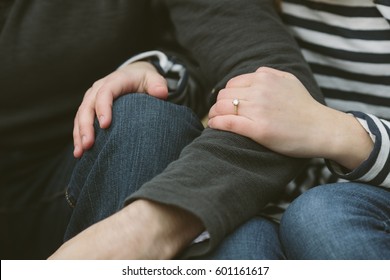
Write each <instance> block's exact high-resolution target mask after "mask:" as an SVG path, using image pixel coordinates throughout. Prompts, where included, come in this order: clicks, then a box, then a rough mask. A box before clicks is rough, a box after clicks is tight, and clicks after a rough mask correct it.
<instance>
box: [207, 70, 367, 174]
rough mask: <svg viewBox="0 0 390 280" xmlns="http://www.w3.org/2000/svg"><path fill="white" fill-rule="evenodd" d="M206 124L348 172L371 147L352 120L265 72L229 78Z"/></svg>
mask: <svg viewBox="0 0 390 280" xmlns="http://www.w3.org/2000/svg"><path fill="white" fill-rule="evenodd" d="M234 99H238V100H239V105H237V108H236V109H237V110H236V111H235V106H234V105H233V104H232V101H233V100H234ZM208 125H209V127H211V128H214V129H221V130H227V131H231V132H234V133H238V134H241V135H244V136H247V137H249V138H251V139H252V140H254V141H256V142H258V143H260V144H262V145H264V146H265V147H267V148H269V149H271V150H273V151H275V152H278V153H281V154H284V155H287V156H293V157H323V158H327V159H331V160H335V161H336V162H338V163H339V164H341V165H343V166H345V167H347V168H350V169H353V168H355V167H357V166H358V165H359V164H360V163H361V162H362V161H363V160H365V159H366V158H367V157H368V155H369V154H370V152H371V150H372V146H373V143H372V141H371V139H370V137H369V136H368V135H367V133H366V131H365V130H364V128H363V127H362V126H361V125H360V124H359V123H358V121H357V120H356V119H355V118H354V117H353V116H351V115H348V114H345V113H342V112H339V111H337V110H333V109H331V108H329V107H326V106H325V105H322V104H320V103H319V102H317V101H316V100H315V99H314V98H312V97H311V95H310V94H309V92H308V91H307V90H306V88H305V87H304V86H303V85H302V83H301V82H300V81H299V80H298V79H297V78H296V77H295V76H294V75H292V74H289V73H286V72H283V71H279V70H275V69H271V68H267V67H261V68H259V69H258V70H257V71H256V72H255V73H251V74H245V75H241V76H238V77H235V78H233V79H231V80H230V81H229V82H228V84H227V86H226V88H225V89H223V90H221V91H220V93H219V95H218V99H217V102H216V104H215V105H214V106H213V107H212V108H211V110H210V113H209V123H208Z"/></svg>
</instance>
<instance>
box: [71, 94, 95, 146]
mask: <svg viewBox="0 0 390 280" xmlns="http://www.w3.org/2000/svg"><path fill="white" fill-rule="evenodd" d="M77 116H78V117H77V126H78V134H79V137H80V139H81V148H82V149H83V150H88V149H89V148H91V147H92V145H93V143H94V141H95V131H94V127H93V123H94V120H95V105H94V99H93V92H92V93H91V94H86V97H85V98H84V100H83V102H82V103H81V105H80V107H79V110H78V112H77ZM75 126H76V125H75Z"/></svg>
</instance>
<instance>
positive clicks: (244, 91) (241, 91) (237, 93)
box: [217, 87, 255, 102]
mask: <svg viewBox="0 0 390 280" xmlns="http://www.w3.org/2000/svg"><path fill="white" fill-rule="evenodd" d="M254 90H255V89H254V88H251V87H246V88H224V89H221V90H220V91H219V92H218V96H217V102H218V101H220V100H224V99H228V100H231V101H232V100H233V99H236V98H238V99H240V100H248V99H250V97H251V96H253V91H254Z"/></svg>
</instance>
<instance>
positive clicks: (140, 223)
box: [49, 200, 204, 260]
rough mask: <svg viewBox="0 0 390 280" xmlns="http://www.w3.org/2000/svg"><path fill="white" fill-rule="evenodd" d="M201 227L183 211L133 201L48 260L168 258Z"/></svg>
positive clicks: (75, 238)
mask: <svg viewBox="0 0 390 280" xmlns="http://www.w3.org/2000/svg"><path fill="white" fill-rule="evenodd" d="M203 228H204V227H203V225H202V222H201V221H200V220H199V219H198V218H197V217H196V216H194V215H192V214H190V213H189V212H187V211H185V210H182V209H179V208H176V207H173V206H168V205H164V204H160V203H156V202H152V201H147V200H137V201H135V202H133V203H131V204H129V205H128V206H126V207H125V208H123V209H122V210H121V211H119V212H117V213H116V214H114V215H112V216H111V217H109V218H107V219H105V220H102V221H100V222H98V223H96V224H94V225H92V226H91V227H89V228H87V229H86V230H84V231H83V232H81V233H79V234H78V235H77V236H75V237H74V238H72V239H70V240H68V241H67V242H66V243H64V244H63V245H62V246H61V247H60V248H59V249H58V250H57V251H56V252H55V253H54V254H53V255H52V256H50V258H49V259H133V260H136V259H171V258H173V257H175V256H176V255H177V254H178V253H179V252H180V251H182V250H183V249H184V248H185V247H186V246H188V245H189V244H190V243H191V242H192V241H193V240H194V239H195V238H196V237H197V236H198V235H199V234H200V233H201V232H202V231H203Z"/></svg>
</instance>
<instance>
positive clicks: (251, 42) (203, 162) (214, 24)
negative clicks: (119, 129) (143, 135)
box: [54, 0, 322, 258]
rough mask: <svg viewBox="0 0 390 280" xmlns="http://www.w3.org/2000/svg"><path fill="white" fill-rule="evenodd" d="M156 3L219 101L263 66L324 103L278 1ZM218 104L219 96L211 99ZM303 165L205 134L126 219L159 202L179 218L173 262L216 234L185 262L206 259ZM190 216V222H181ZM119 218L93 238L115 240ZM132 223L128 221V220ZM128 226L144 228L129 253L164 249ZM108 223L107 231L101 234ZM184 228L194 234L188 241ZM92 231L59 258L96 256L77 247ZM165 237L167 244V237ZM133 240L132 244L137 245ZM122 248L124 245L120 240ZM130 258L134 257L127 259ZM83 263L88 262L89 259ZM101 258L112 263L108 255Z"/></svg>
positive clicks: (172, 227) (147, 188)
mask: <svg viewBox="0 0 390 280" xmlns="http://www.w3.org/2000/svg"><path fill="white" fill-rule="evenodd" d="M156 3H160V4H164V6H165V7H166V8H167V9H168V10H169V12H170V16H171V19H172V22H173V23H174V25H175V34H176V36H177V38H178V40H179V42H180V44H181V45H182V46H183V47H184V49H186V50H188V55H190V56H191V57H192V58H196V61H197V62H198V63H199V70H200V71H201V74H202V76H203V77H207V78H208V81H207V84H208V85H213V86H214V88H215V89H216V90H215V91H214V93H217V92H218V89H220V88H223V87H224V86H225V83H226V82H227V81H228V80H229V79H230V78H231V77H234V76H236V75H239V74H243V73H250V72H253V71H255V70H256V69H257V68H258V67H259V66H269V67H273V68H276V69H281V70H285V71H288V72H291V73H293V74H294V75H296V76H297V77H298V79H299V80H301V81H302V83H303V84H304V85H305V86H306V88H308V89H309V91H310V93H311V94H312V95H313V96H314V97H315V98H316V99H318V100H319V101H321V102H322V97H321V94H320V92H319V89H318V88H317V85H316V83H315V82H314V79H313V77H312V75H311V72H310V70H309V68H308V66H307V64H306V63H305V61H304V59H303V57H302V55H301V54H300V51H299V49H298V47H297V45H296V43H295V41H294V39H293V38H292V37H291V35H290V34H289V33H288V32H287V30H286V28H285V27H284V25H283V23H282V22H281V20H280V18H279V16H278V15H277V13H276V12H275V10H274V6H273V2H272V1H270V0H246V1H245V2H244V3H243V2H242V1H236V0H215V1H209V0H188V1H182V0H164V1H156ZM215 98H216V96H215V94H214V95H213V96H212V97H211V99H215ZM304 163H305V160H300V159H295V158H291V157H286V156H283V155H280V154H277V153H274V152H272V151H270V150H269V149H267V148H265V147H263V146H261V145H259V144H257V143H256V142H254V141H252V140H251V139H249V138H247V137H244V136H240V135H236V134H233V133H229V132H223V131H217V130H213V129H209V128H206V129H205V131H204V132H203V133H202V135H201V136H200V137H199V138H197V139H196V140H195V141H194V142H193V143H192V144H190V145H189V146H187V147H186V148H185V149H184V150H183V151H182V153H181V155H180V158H179V159H178V160H177V161H175V162H173V163H172V164H170V165H169V166H168V167H167V169H166V170H165V171H164V172H163V173H162V174H161V175H159V176H157V177H155V178H154V179H152V180H151V181H150V182H148V183H146V184H145V185H143V186H142V187H141V189H140V190H139V191H138V192H136V193H135V194H133V195H132V196H131V197H129V198H128V200H127V202H126V206H125V207H124V208H123V209H122V210H121V211H120V212H119V213H123V212H126V211H133V210H134V209H135V208H137V207H138V206H137V205H139V204H137V202H139V201H140V200H141V201H143V200H147V201H154V202H156V203H157V205H160V206H161V205H168V206H169V208H170V209H174V210H175V211H170V212H168V213H166V214H167V215H168V216H169V217H171V218H172V219H174V220H175V223H170V224H164V225H162V227H164V229H162V231H163V232H169V233H171V234H170V235H169V238H166V239H165V241H167V240H168V241H169V242H173V243H175V242H176V243H177V244H180V245H179V246H174V248H172V249H173V250H174V251H175V252H174V253H173V254H171V256H172V255H175V256H176V255H177V254H178V253H179V252H181V251H182V250H183V249H184V248H185V246H186V245H189V243H190V242H189V240H193V239H195V238H196V237H197V235H198V234H199V233H200V232H201V231H202V230H203V229H206V230H207V231H208V232H209V233H210V239H209V241H208V242H202V243H199V244H197V245H193V246H190V247H189V250H188V251H186V252H185V254H184V255H183V256H182V257H191V256H196V255H202V254H204V253H207V252H209V251H210V250H212V249H213V248H215V247H216V246H217V245H218V244H219V243H220V242H221V240H222V239H223V238H224V237H225V236H226V235H227V234H228V233H229V232H231V231H233V230H234V229H235V228H236V227H237V226H239V225H240V224H241V223H243V222H245V221H246V220H248V219H249V218H251V217H252V216H254V215H256V214H257V213H258V212H259V211H260V210H261V209H262V208H263V207H264V206H265V205H266V204H267V203H268V202H269V201H270V200H272V199H274V198H276V197H277V196H278V195H279V194H280V193H281V192H282V191H283V189H284V187H285V185H286V184H287V183H288V182H289V181H290V180H291V179H292V178H294V176H295V175H296V174H297V172H298V170H300V169H301V168H302V167H303V165H304ZM183 212H184V213H186V215H185V216H186V219H180V216H181V215H182V214H183ZM119 215H120V214H119ZM116 217H117V216H112V217H109V218H107V219H106V220H104V221H102V222H99V223H98V224H96V226H93V227H92V230H93V229H96V227H99V231H101V232H103V233H107V231H108V233H107V236H110V233H109V231H110V225H112V224H115V223H116V221H115V219H116ZM125 217H126V216H125V215H121V219H123V218H124V219H125ZM134 219H136V220H139V219H142V217H141V216H140V217H138V218H137V217H134ZM158 219H159V216H158V215H155V216H153V215H152V217H150V219H149V220H148V221H149V222H150V223H152V224H158ZM127 222H128V224H127V225H128V226H129V227H131V225H134V226H135V227H141V228H140V229H138V230H136V231H135V232H134V234H135V235H134V237H135V238H133V237H130V236H128V235H121V238H124V241H123V242H122V243H125V244H128V245H129V247H130V246H131V247H132V246H134V247H138V246H139V244H143V247H145V248H150V246H153V244H156V243H157V244H159V242H163V241H164V240H158V238H157V240H156V238H155V237H156V236H154V237H153V231H145V230H142V228H144V229H145V228H148V226H149V223H142V221H141V222H139V221H132V220H130V219H127ZM102 223H104V224H105V226H103V227H100V226H99V225H100V224H102ZM183 228H185V229H191V230H190V232H187V234H185V235H183V234H182V233H181V229H183ZM160 230H161V229H160ZM88 231H89V229H87V230H86V231H83V232H82V233H81V234H80V235H78V236H76V237H75V238H74V239H71V240H70V241H68V242H67V243H66V244H64V246H63V247H62V248H60V250H59V251H58V252H57V253H56V254H55V255H54V256H57V257H59V258H61V253H64V252H70V254H67V256H72V252H73V253H75V252H77V251H78V250H79V249H80V248H84V249H85V250H84V252H85V251H88V250H89V251H90V250H93V247H92V248H91V247H89V248H85V247H83V246H78V245H79V244H83V242H84V241H88V243H91V242H93V240H94V238H93V237H96V236H98V235H96V234H92V235H90V234H88ZM103 235H104V236H106V235H105V234H103ZM158 235H159V236H160V237H161V238H162V237H163V236H164V235H163V234H158ZM183 236H184V237H183ZM95 239H96V238H95ZM128 239H132V241H131V242H130V243H131V244H132V245H131V244H130V243H129V242H128ZM105 240H110V238H107V239H97V242H95V243H96V244H98V245H99V246H100V247H101V248H100V249H99V251H100V252H105V250H109V247H111V245H112V244H111V242H110V241H108V242H107V241H106V242H105ZM115 240H116V241H117V242H119V243H120V242H121V240H120V238H116V239H115ZM137 240H138V241H140V240H142V242H136V241H137ZM148 242H149V245H150V246H149V245H148V244H147V243H148ZM167 244H170V243H167ZM104 248H106V249H104ZM64 250H66V251H64ZM110 253H112V254H111V255H110V257H111V258H119V257H116V256H115V254H116V252H112V251H110ZM118 253H120V252H118ZM130 253H131V249H129V251H128V254H130ZM119 255H120V254H119ZM62 256H63V255H62ZM83 256H88V252H87V255H85V254H83ZM120 256H122V257H123V255H120ZM94 257H96V256H94ZM97 257H99V256H97ZM126 257H129V258H131V257H134V256H126ZM162 257H167V256H162ZM102 258H108V257H107V256H106V255H103V256H102ZM136 258H142V256H138V257H137V256H136ZM156 258H159V257H156Z"/></svg>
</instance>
